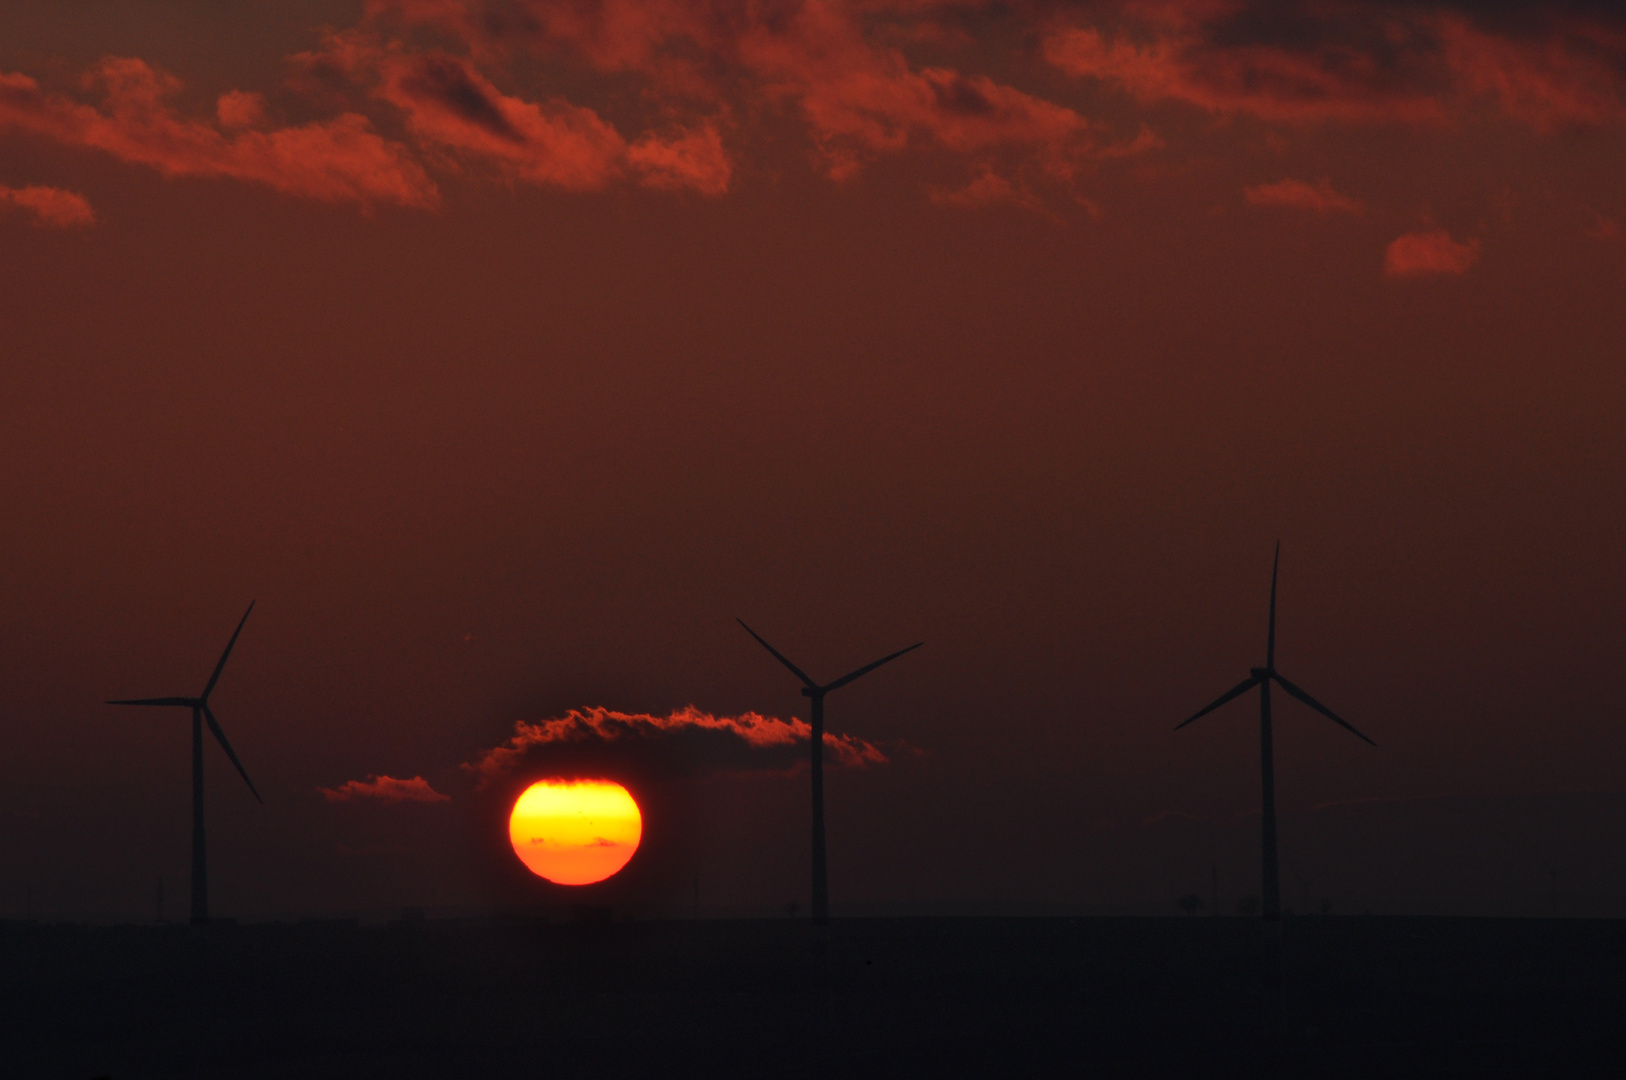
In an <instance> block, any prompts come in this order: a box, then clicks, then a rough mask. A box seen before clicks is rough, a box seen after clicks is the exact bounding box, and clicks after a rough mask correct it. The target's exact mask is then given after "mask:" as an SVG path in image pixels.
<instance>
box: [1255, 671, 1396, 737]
mask: <svg viewBox="0 0 1626 1080" xmlns="http://www.w3.org/2000/svg"><path fill="white" fill-rule="evenodd" d="M1271 677H1272V678H1274V679H1275V680H1276V681H1277V682H1278V683H1280V684H1281V686H1282V689H1283V690H1286V691H1287V692H1288V693H1289V694H1292V695H1293V696H1294V697H1296V698H1298V699H1299V700H1300V701H1302V702H1304V704H1306V705H1308V706H1310V708H1312V709H1314V710H1315V711H1316V712H1318V713H1320V714H1321V715H1322V716H1325V717H1326V718H1327V719H1328V720H1331V721H1332V722H1333V723H1335V724H1337V725H1338V726H1339V727H1341V728H1345V729H1347V730H1348V731H1349V732H1350V734H1352V735H1354V736H1356V737H1357V738H1359V739H1361V740H1363V741H1365V742H1366V743H1368V744H1370V745H1372V746H1376V745H1377V743H1375V742H1372V740H1371V739H1368V738H1367V737H1366V736H1365V735H1362V734H1361V733H1360V732H1359V731H1356V730H1355V725H1353V724H1351V723H1349V722H1348V721H1346V720H1344V719H1342V718H1341V717H1339V716H1338V714H1337V713H1335V712H1333V711H1332V710H1331V709H1329V708H1327V707H1326V706H1325V705H1323V704H1321V702H1319V701H1317V700H1316V699H1315V698H1313V697H1311V696H1310V695H1309V694H1306V693H1305V692H1304V691H1303V690H1300V689H1299V688H1298V687H1296V686H1294V685H1293V684H1292V683H1290V682H1288V681H1287V680H1286V679H1284V678H1282V677H1281V676H1280V675H1277V674H1275V673H1274V672H1272V673H1271Z"/></svg>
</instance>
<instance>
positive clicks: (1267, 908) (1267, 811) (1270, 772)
mask: <svg viewBox="0 0 1626 1080" xmlns="http://www.w3.org/2000/svg"><path fill="white" fill-rule="evenodd" d="M1281 560H1282V545H1281V543H1280V541H1278V542H1277V544H1276V556H1275V558H1274V559H1272V560H1271V564H1270V629H1269V632H1268V634H1267V636H1266V638H1265V666H1264V667H1262V668H1258V667H1256V668H1251V669H1250V670H1249V674H1248V677H1247V678H1246V679H1244V680H1242V682H1240V683H1238V684H1237V685H1235V686H1233V687H1232V688H1231V689H1229V690H1227V691H1226V692H1225V693H1224V694H1222V695H1220V697H1219V698H1218V699H1217V700H1216V701H1215V702H1214V703H1213V704H1211V705H1209V706H1208V707H1207V708H1205V709H1202V710H1201V711H1199V712H1198V713H1197V714H1196V715H1195V716H1193V717H1192V718H1191V719H1190V720H1186V721H1184V722H1183V723H1180V724H1176V725H1175V728H1174V730H1176V731H1179V730H1180V729H1181V728H1183V727H1185V726H1186V724H1189V723H1191V722H1192V721H1194V720H1198V719H1200V718H1202V717H1204V716H1207V715H1208V714H1209V713H1211V712H1213V711H1214V710H1215V709H1217V708H1219V707H1220V706H1221V705H1224V704H1225V703H1226V702H1228V701H1230V700H1231V699H1232V698H1236V697H1240V696H1242V695H1243V694H1245V693H1247V692H1248V691H1249V690H1252V689H1253V688H1254V687H1255V686H1257V687H1258V688H1259V771H1260V775H1261V778H1262V780H1263V785H1264V813H1263V814H1262V815H1261V827H1262V836H1261V841H1262V846H1263V848H1264V858H1263V859H1262V860H1261V861H1262V863H1263V867H1264V888H1263V890H1262V896H1263V903H1262V905H1261V907H1262V908H1263V914H1264V917H1265V921H1266V923H1279V922H1280V921H1281V918H1282V896H1281V876H1280V872H1279V871H1278V870H1277V866H1276V768H1275V764H1274V760H1273V757H1272V744H1271V737H1270V684H1271V683H1272V682H1274V683H1276V685H1278V686H1280V687H1281V688H1282V689H1283V690H1285V691H1287V693H1288V694H1289V696H1291V697H1296V698H1298V699H1299V700H1300V701H1302V702H1304V704H1306V705H1308V706H1310V708H1312V709H1314V710H1315V711H1316V712H1318V713H1320V714H1321V715H1322V716H1325V717H1326V718H1327V719H1328V720H1331V721H1332V722H1333V723H1335V724H1337V725H1338V726H1339V727H1341V728H1343V729H1344V730H1346V731H1348V732H1350V733H1351V734H1353V735H1355V736H1356V737H1357V738H1359V739H1362V740H1363V741H1365V742H1367V743H1368V744H1370V745H1372V746H1376V745H1377V743H1375V742H1372V740H1371V739H1368V738H1367V737H1366V736H1365V735H1362V734H1361V733H1360V732H1359V731H1356V730H1355V728H1354V727H1353V726H1352V725H1350V724H1349V723H1347V722H1346V721H1344V720H1342V719H1340V718H1339V717H1338V716H1337V714H1335V713H1334V712H1333V711H1332V710H1331V709H1329V708H1327V707H1326V706H1325V705H1323V704H1321V702H1319V701H1317V700H1316V699H1315V698H1313V697H1311V696H1310V695H1309V694H1306V693H1305V692H1304V691H1303V690H1300V689H1299V688H1298V687H1296V686H1294V685H1293V684H1292V683H1290V682H1288V681H1287V680H1286V679H1285V678H1283V677H1282V674H1281V673H1280V672H1279V671H1277V670H1276V571H1277V569H1278V568H1279V567H1280V565H1281Z"/></svg>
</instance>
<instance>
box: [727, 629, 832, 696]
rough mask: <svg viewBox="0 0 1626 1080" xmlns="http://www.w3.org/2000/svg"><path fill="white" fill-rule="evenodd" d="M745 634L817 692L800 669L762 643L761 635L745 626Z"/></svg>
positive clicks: (771, 647)
mask: <svg viewBox="0 0 1626 1080" xmlns="http://www.w3.org/2000/svg"><path fill="white" fill-rule="evenodd" d="M734 621H735V622H737V623H739V624H740V625H741V626H745V620H744V619H735V620H734ZM745 632H746V633H747V634H750V635H751V636H752V637H754V638H756V639H757V644H759V645H761V646H762V647H763V648H764V649H767V650H768V651H769V652H771V653H773V658H774V659H775V660H778V661H779V662H780V663H781V664H784V665H785V666H786V667H788V668H790V670H791V672H792V673H793V674H794V675H795V676H796V677H797V678H798V679H800V680H802V682H804V683H806V684H807V685H808V686H810V687H812V688H813V689H815V690H817V689H818V688H819V684H818V683H816V682H814V681H813V680H812V679H810V678H808V677H807V675H806V673H804V672H803V671H802V669H801V668H799V667H797V666H796V665H795V664H793V663H791V662H790V661H789V660H786V659H785V654H784V653H782V652H780V651H779V650H778V649H776V648H774V647H773V646H772V645H769V644H768V643H767V642H766V641H763V640H762V635H761V634H759V633H757V632H756V631H755V630H753V629H751V628H750V627H749V626H745Z"/></svg>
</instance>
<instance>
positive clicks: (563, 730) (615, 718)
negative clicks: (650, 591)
mask: <svg viewBox="0 0 1626 1080" xmlns="http://www.w3.org/2000/svg"><path fill="white" fill-rule="evenodd" d="M811 737H812V732H811V729H810V727H809V726H808V724H807V722H806V721H804V720H780V719H778V718H776V717H771V716H763V715H761V714H760V713H742V714H741V715H739V716H716V715H713V714H711V713H708V712H702V711H701V710H700V709H697V708H695V707H694V706H692V705H691V706H688V707H686V708H682V709H676V710H674V711H672V712H670V713H668V714H667V715H665V716H655V715H653V714H650V713H624V712H616V711H615V710H613V709H604V708H596V707H595V708H584V709H572V710H570V711H569V712H567V713H565V715H563V716H559V717H555V718H553V719H549V720H540V721H537V722H535V723H531V722H528V721H524V720H521V721H519V722H517V723H516V724H515V725H514V734H513V736H512V737H510V738H508V739H506V740H505V741H503V742H502V743H500V744H499V745H497V746H494V747H492V748H491V749H489V750H487V751H485V752H483V753H482V754H480V755H479V756H478V757H476V758H475V759H474V760H473V761H470V762H466V763H465V764H464V765H463V769H464V770H465V771H466V772H467V773H469V774H470V775H471V776H473V777H474V778H475V780H476V783H477V784H479V785H480V786H485V785H487V784H489V783H492V782H494V781H496V780H499V779H502V778H506V777H509V776H512V775H514V774H515V773H516V772H518V771H519V770H520V769H521V768H523V767H524V766H526V765H528V764H533V763H538V764H540V763H546V762H548V761H549V759H550V757H551V758H553V759H554V760H563V759H565V758H568V757H570V756H572V752H573V751H580V750H582V749H587V750H590V751H591V750H595V749H608V748H611V747H613V748H614V751H615V753H616V754H617V755H618V756H621V757H624V756H626V755H627V754H629V753H643V752H650V751H654V752H656V753H661V752H663V751H664V752H667V753H668V754H669V756H674V757H683V758H684V759H685V760H686V761H689V762H691V763H692V764H691V765H690V766H689V767H691V768H694V767H730V766H743V767H749V766H751V765H756V766H758V767H761V766H763V765H768V766H770V767H772V766H773V765H777V764H780V763H782V762H784V761H788V760H790V757H789V755H787V754H783V753H780V754H770V756H769V757H767V758H766V759H762V758H761V757H759V756H758V755H761V754H762V752H765V751H768V752H771V751H786V750H792V749H794V748H795V747H796V746H797V745H798V744H805V743H806V742H807V741H808V740H809V739H810V738H811ZM824 741H825V746H826V748H827V750H828V752H829V753H830V754H831V755H832V756H833V757H834V758H835V760H836V761H837V762H839V763H840V764H842V765H847V766H850V767H853V768H860V769H861V768H865V767H867V766H870V765H883V764H886V762H887V760H888V758H887V755H886V754H885V753H884V752H883V751H882V750H881V748H880V747H878V746H876V745H875V744H874V743H871V742H867V741H865V740H863V739H860V738H856V737H855V736H852V735H835V734H831V733H829V732H826V733H825V736H824ZM741 751H745V752H746V753H745V754H744V755H742V754H741V753H740V752H741ZM753 757H755V758H756V760H752V759H753Z"/></svg>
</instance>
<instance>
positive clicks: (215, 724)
mask: <svg viewBox="0 0 1626 1080" xmlns="http://www.w3.org/2000/svg"><path fill="white" fill-rule="evenodd" d="M253 610H254V605H253V604H252V603H250V604H249V605H248V611H245V612H243V618H242V620H241V621H239V622H238V624H237V629H236V630H233V631H232V635H231V640H230V641H228V642H226V651H225V652H223V653H221V654H220V663H218V664H216V665H215V670H214V674H213V675H210V676H209V684H208V685H207V686H205V687H204V688H203V693H201V694H199V695H198V696H197V697H195V698H191V697H166V698H136V699H133V700H125V701H109V702H108V704H109V705H158V706H165V707H173V708H181V709H191V710H192V923H193V925H201V924H203V923H207V922H208V921H209V877H208V867H207V863H206V861H205V858H204V848H203V725H204V723H205V722H207V723H208V725H209V730H210V731H212V732H213V733H214V736H215V738H216V739H218V740H219V741H220V748H221V749H222V750H224V751H226V756H227V757H228V758H230V759H231V763H232V764H233V765H235V766H237V772H238V773H239V774H240V775H241V776H242V777H243V783H245V784H247V785H248V789H249V791H252V792H254V798H255V799H256V800H258V801H259V802H260V803H261V805H264V803H265V800H264V799H261V798H260V793H259V792H258V791H255V790H254V781H252V780H250V779H249V778H248V773H247V771H245V770H244V768H243V763H242V762H240V761H238V760H237V755H236V753H234V752H233V751H232V748H231V743H230V742H229V741H227V739H226V733H225V732H224V731H221V730H220V722H219V721H218V720H216V719H215V714H214V713H213V712H212V711H210V709H209V695H210V694H211V693H213V692H214V688H215V683H217V682H219V681H220V673H221V672H222V671H224V670H225V668H226V658H227V657H229V656H230V655H231V649H232V646H233V645H236V644H237V635H238V634H241V633H242V632H243V623H246V622H248V616H249V612H252V611H253Z"/></svg>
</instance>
